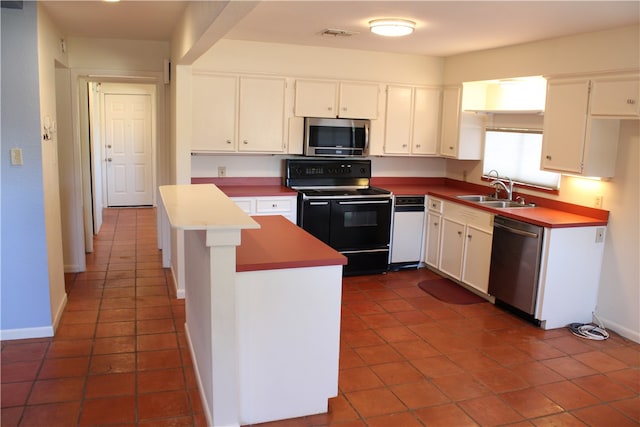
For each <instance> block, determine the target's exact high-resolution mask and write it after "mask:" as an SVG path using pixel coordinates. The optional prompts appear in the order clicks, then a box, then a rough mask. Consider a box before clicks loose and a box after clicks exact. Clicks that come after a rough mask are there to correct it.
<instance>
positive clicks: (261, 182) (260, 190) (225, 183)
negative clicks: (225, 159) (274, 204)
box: [191, 178, 298, 197]
mask: <svg viewBox="0 0 640 427" xmlns="http://www.w3.org/2000/svg"><path fill="white" fill-rule="evenodd" d="M191 183H192V184H215V185H216V187H218V188H219V189H220V190H222V192H223V193H224V194H226V195H227V196H228V197H263V196H266V197H268V196H295V195H296V194H298V193H297V192H296V191H295V190H292V189H290V188H287V187H285V186H283V185H282V180H281V179H280V178H191Z"/></svg>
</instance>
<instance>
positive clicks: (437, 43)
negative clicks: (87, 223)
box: [44, 0, 640, 56]
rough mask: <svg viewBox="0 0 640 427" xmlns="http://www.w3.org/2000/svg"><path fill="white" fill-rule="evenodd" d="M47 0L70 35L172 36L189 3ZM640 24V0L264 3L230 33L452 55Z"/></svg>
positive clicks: (276, 40) (313, 43) (242, 37)
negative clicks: (384, 26) (394, 23)
mask: <svg viewBox="0 0 640 427" xmlns="http://www.w3.org/2000/svg"><path fill="white" fill-rule="evenodd" d="M235 1H238V0H235ZM240 1H243V0H240ZM44 4H45V7H46V9H47V10H48V12H49V14H50V15H51V17H52V19H53V20H54V21H55V22H56V23H57V24H58V26H59V27H60V28H61V29H62V30H63V32H64V33H65V34H66V35H67V36H82V37H99V38H120V39H141V40H170V39H171V34H172V32H173V29H174V27H175V24H176V22H177V21H178V19H179V18H180V16H181V14H182V12H183V10H184V7H185V5H186V2H181V1H153V0H146V1H133V0H123V1H121V2H119V3H106V2H102V1H51V0H47V1H45V2H44ZM383 17H397V18H405V19H411V20H413V21H415V22H416V23H417V25H416V31H415V33H414V34H412V35H410V36H407V37H402V38H382V37H380V36H376V35H374V34H371V33H370V32H369V30H368V27H367V23H368V21H369V20H371V19H375V18H383ZM639 22H640V1H638V0H633V1H591V0H588V1H482V0H475V1H336V0H328V1H327V0H325V1H276V0H264V1H261V2H259V3H258V5H257V6H256V7H255V8H254V9H253V10H252V11H251V12H249V13H248V14H247V15H246V16H245V17H244V18H243V19H241V20H240V21H239V22H238V23H237V24H236V25H235V26H234V27H233V28H232V29H231V30H230V31H229V32H228V33H227V34H226V36H225V38H229V39H237V40H254V41H264V42H274V43H291V44H301V45H307V46H326V47H338V48H346V49H363V50H377V51H387V52H396V53H406V54H421V55H429V56H449V55H454V54H459V53H464V52H470V51H475V50H482V49H490V48H495V47H501V46H508V45H513V44H519V43H526V42H531V41H536V40H544V39H548V38H553V37H559V36H564V35H570V34H578V33H585V32H592V31H599V30H605V29H610V28H616V27H622V26H627V25H633V24H638V23H639ZM327 28H333V29H340V30H347V31H353V32H357V33H358V34H356V35H353V36H350V37H340V36H338V37H336V36H323V35H321V34H320V33H321V32H322V31H323V30H325V29H327Z"/></svg>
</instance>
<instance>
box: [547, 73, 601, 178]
mask: <svg viewBox="0 0 640 427" xmlns="http://www.w3.org/2000/svg"><path fill="white" fill-rule="evenodd" d="M588 100H589V81H588V80H567V81H555V82H554V81H549V82H548V83H547V100H546V106H545V113H544V134H543V138H542V159H541V168H542V169H545V170H551V171H559V172H570V173H576V174H581V173H582V167H583V154H584V144H585V129H586V124H587V123H586V122H587V104H588Z"/></svg>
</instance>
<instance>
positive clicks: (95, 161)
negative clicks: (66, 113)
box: [86, 82, 103, 252]
mask: <svg viewBox="0 0 640 427" xmlns="http://www.w3.org/2000/svg"><path fill="white" fill-rule="evenodd" d="M99 85H100V83H95V82H89V123H91V125H90V126H89V128H90V132H91V134H90V137H89V153H90V159H89V163H90V165H91V167H90V175H91V193H90V194H89V195H90V199H91V200H90V202H91V203H89V200H87V207H86V208H87V209H89V210H91V214H92V218H93V234H96V235H97V234H98V232H99V231H100V227H102V203H103V199H102V150H101V147H102V143H101V139H102V133H101V131H100V129H101V127H102V120H101V117H102V115H101V114H100V97H99V96H98V87H99ZM87 234H88V236H87V237H89V239H90V240H91V245H92V247H93V236H92V235H91V234H90V233H87ZM91 252H93V250H92V251H91Z"/></svg>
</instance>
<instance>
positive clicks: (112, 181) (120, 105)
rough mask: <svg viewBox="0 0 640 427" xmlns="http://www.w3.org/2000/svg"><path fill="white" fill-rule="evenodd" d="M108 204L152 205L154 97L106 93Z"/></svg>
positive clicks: (104, 104) (105, 128) (105, 138)
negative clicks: (152, 99)
mask: <svg viewBox="0 0 640 427" xmlns="http://www.w3.org/2000/svg"><path fill="white" fill-rule="evenodd" d="M103 108H104V130H103V131H104V142H105V144H104V148H105V150H104V153H105V156H106V160H107V162H106V163H105V172H106V179H105V180H106V187H107V191H106V205H107V207H122V206H151V205H152V204H153V144H152V139H151V137H152V128H153V126H152V113H151V96H150V95H148V94H122V93H104V96H103Z"/></svg>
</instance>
